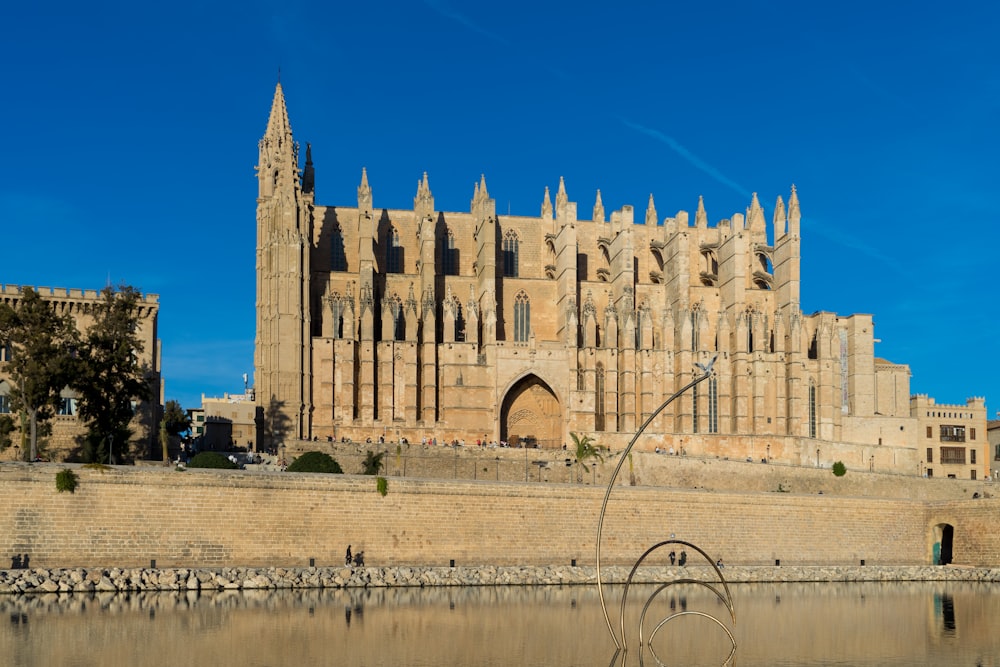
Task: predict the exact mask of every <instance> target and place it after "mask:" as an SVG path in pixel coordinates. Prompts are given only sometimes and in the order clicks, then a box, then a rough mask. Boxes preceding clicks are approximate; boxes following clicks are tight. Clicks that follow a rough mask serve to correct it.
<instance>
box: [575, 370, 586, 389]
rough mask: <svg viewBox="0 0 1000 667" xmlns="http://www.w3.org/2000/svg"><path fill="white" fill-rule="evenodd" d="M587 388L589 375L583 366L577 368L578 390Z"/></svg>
mask: <svg viewBox="0 0 1000 667" xmlns="http://www.w3.org/2000/svg"><path fill="white" fill-rule="evenodd" d="M586 388H587V376H586V374H585V373H584V372H583V369H582V368H577V369H576V390H577V391H583V390H584V389H586Z"/></svg>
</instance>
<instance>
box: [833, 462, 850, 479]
mask: <svg viewBox="0 0 1000 667" xmlns="http://www.w3.org/2000/svg"><path fill="white" fill-rule="evenodd" d="M833 474H834V475H836V476H837V477H843V476H844V475H846V474H847V466H845V465H844V462H843V461H837V462H836V463H834V464H833Z"/></svg>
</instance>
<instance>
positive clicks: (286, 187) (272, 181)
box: [257, 83, 299, 198]
mask: <svg viewBox="0 0 1000 667" xmlns="http://www.w3.org/2000/svg"><path fill="white" fill-rule="evenodd" d="M258 149H259V157H258V162H257V180H258V196H259V197H261V198H270V197H273V196H275V195H276V194H278V192H284V193H286V194H288V193H292V192H294V191H295V190H297V189H298V187H299V179H298V177H299V149H298V146H296V144H295V140H294V139H293V138H292V125H291V123H289V122H288V110H287V109H286V108H285V95H284V93H283V92H282V90H281V84H280V83H279V84H277V86H276V87H275V89H274V100H273V101H272V102H271V113H270V115H269V116H268V119H267V129H266V130H265V131H264V136H263V137H262V138H261V140H260V142H259V143H258Z"/></svg>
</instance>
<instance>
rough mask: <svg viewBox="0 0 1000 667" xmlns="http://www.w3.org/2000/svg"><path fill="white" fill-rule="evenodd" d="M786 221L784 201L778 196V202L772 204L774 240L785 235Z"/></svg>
mask: <svg viewBox="0 0 1000 667" xmlns="http://www.w3.org/2000/svg"><path fill="white" fill-rule="evenodd" d="M786 222H787V219H786V218H785V201H784V200H783V199H782V198H781V195H778V201H776V202H775V203H774V221H773V223H772V224H773V226H774V238H780V237H782V236H784V235H785V228H786V227H785V223H786Z"/></svg>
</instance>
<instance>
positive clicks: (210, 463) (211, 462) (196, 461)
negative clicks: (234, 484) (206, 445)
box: [187, 452, 239, 470]
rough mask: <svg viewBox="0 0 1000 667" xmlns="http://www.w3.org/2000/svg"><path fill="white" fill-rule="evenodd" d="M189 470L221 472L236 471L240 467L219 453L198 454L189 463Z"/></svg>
mask: <svg viewBox="0 0 1000 667" xmlns="http://www.w3.org/2000/svg"><path fill="white" fill-rule="evenodd" d="M187 467H188V468H218V469H220V470H236V469H237V468H239V466H238V465H236V464H235V463H233V462H232V461H230V460H229V459H227V458H226V457H225V456H223V455H222V454H220V453H219V452H198V453H197V454H195V455H194V456H193V457H191V460H190V461H188V463H187Z"/></svg>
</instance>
